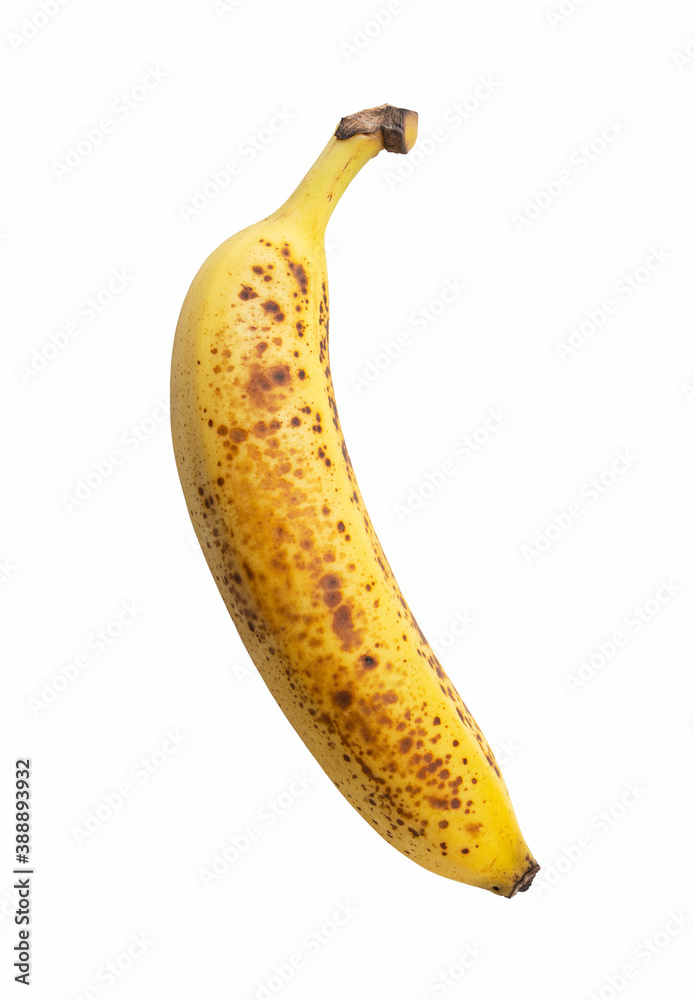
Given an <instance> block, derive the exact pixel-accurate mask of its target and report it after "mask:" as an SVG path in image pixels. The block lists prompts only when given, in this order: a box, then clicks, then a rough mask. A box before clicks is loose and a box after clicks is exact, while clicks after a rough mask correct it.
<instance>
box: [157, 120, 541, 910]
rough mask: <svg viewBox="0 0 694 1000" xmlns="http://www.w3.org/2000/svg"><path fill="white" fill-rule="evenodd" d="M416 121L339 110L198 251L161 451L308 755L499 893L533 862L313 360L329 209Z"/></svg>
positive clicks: (390, 829)
mask: <svg viewBox="0 0 694 1000" xmlns="http://www.w3.org/2000/svg"><path fill="white" fill-rule="evenodd" d="M416 134H417V115H416V114H415V113H414V112H411V111H405V110H403V109H398V108H394V107H392V106H390V105H382V106H380V107H378V108H369V109H367V110H366V111H363V112H360V113H358V114H356V115H350V116H348V117H346V118H343V119H341V121H340V123H339V125H338V127H337V130H336V131H335V133H334V134H333V136H332V137H331V138H330V141H329V142H328V144H327V146H326V147H325V149H324V150H323V152H322V153H321V155H320V156H319V157H318V159H317V160H316V162H315V163H314V165H313V166H312V167H311V169H310V170H309V172H308V173H307V175H306V177H305V178H304V179H303V180H302V181H301V183H300V184H299V186H298V187H297V188H296V190H295V191H294V193H293V194H292V195H291V196H290V198H289V199H288V200H287V201H286V202H285V203H284V204H283V205H282V207H281V208H280V209H279V210H278V211H277V212H275V213H274V214H273V215H270V216H268V218H266V219H264V220H263V221H262V222H259V223H257V224H256V225H253V226H250V227H248V228H247V229H244V230H242V231H241V232H239V233H238V234H237V235H236V236H233V237H231V238H230V239H228V240H226V242H224V243H222V244H221V246H219V247H218V248H217V249H216V250H215V251H214V252H213V253H212V254H211V255H210V256H209V257H208V258H207V260H206V261H205V263H204V264H203V265H202V267H201V268H200V270H199V272H198V273H197V275H196V277H195V278H194V280H193V283H192V285H191V287H190V289H189V291H188V294H187V295H186V298H185V301H184V303H183V307H182V309H181V314H180V318H179V321H178V325H177V328H176V336H175V341H174V348H173V358H172V368H171V421H172V434H173V442H174V451H175V457H176V464H177V468H178V473H179V477H180V480H181V484H182V487H183V492H184V494H185V498H186V501H187V504H188V509H189V513H190V517H191V519H192V522H193V526H194V528H195V532H196V535H197V538H198V540H199V542H200V545H201V547H202V550H203V552H204V554H205V556H206V559H207V562H208V564H209V567H210V569H211V571H212V573H213V575H214V579H215V581H216V583H217V586H218V588H219V590H220V593H221V595H222V597H223V599H224V602H225V604H226V606H227V609H228V611H229V613H230V615H231V617H232V619H233V620H234V623H235V624H236V627H237V629H238V631H239V634H240V636H241V639H242V640H243V643H244V645H245V646H246V649H247V650H248V652H249V654H250V656H251V658H252V659H253V662H254V663H255V665H256V667H257V668H258V670H259V671H260V673H261V675H262V677H263V679H264V680H265V683H266V684H267V686H268V688H269V689H270V691H271V692H272V694H273V695H274V697H275V698H276V700H277V702H278V703H279V705H280V707H281V709H282V711H283V712H284V714H285V716H286V717H287V719H288V720H289V722H290V723H291V725H292V726H293V727H294V729H295V730H296V731H297V733H298V734H299V735H300V736H301V738H302V739H303V741H304V743H305V744H306V746H307V747H308V749H309V750H310V751H311V753H312V754H313V755H314V757H315V758H316V759H317V761H318V762H319V763H320V765H321V767H322V768H323V769H324V770H325V771H326V773H327V774H328V776H329V777H330V778H331V779H332V781H333V782H334V784H335V785H336V786H337V788H338V789H339V790H340V791H341V792H342V794H343V795H344V796H345V798H347V800H348V801H349V802H350V803H351V804H352V805H353V806H354V808H355V809H357V810H358V811H359V812H360V813H361V815H362V816H363V817H364V819H365V820H367V822H368V823H370V824H371V825H372V827H373V828H374V829H375V830H376V831H377V832H378V833H379V834H380V835H381V836H382V837H383V838H384V839H385V840H386V841H388V842H389V843H391V844H392V845H393V846H394V847H396V848H397V849H398V850H399V851H401V852H402V853H403V854H405V855H406V856H407V857H408V858H411V859H412V860H413V861H415V862H417V863H418V864H419V865H422V866H423V867H424V868H427V869H429V870H430V871H432V872H436V873H438V874H440V875H444V876H446V877H447V878H450V879H455V880H456V881H459V882H464V883H467V884H469V885H474V886H479V887H481V888H483V889H488V890H490V891H491V892H493V893H495V894H497V895H500V896H507V897H511V896H513V895H515V893H516V892H519V891H523V890H525V889H527V888H528V887H529V885H530V883H531V881H532V879H533V877H534V875H535V873H536V872H537V871H538V868H539V866H538V865H537V863H536V862H535V860H534V859H533V857H532V855H531V854H530V851H529V850H528V847H527V846H526V844H525V842H524V840H523V837H522V835H521V833H520V830H519V827H518V823H517V820H516V817H515V815H514V812H513V808H512V806H511V802H510V799H509V795H508V792H507V789H506V785H505V784H504V781H503V778H502V777H501V774H500V772H499V768H498V766H497V763H496V761H495V759H494V754H493V753H492V750H491V749H490V747H489V745H488V743H487V741H486V739H485V738H484V736H483V735H482V733H481V732H480V730H479V727H478V726H477V723H476V722H475V720H474V719H473V717H472V715H471V714H470V712H469V710H468V708H467V707H466V705H465V703H464V702H463V700H462V699H461V697H460V695H459V694H458V692H457V691H456V689H455V688H454V686H453V684H452V683H451V681H450V680H449V678H448V676H447V674H446V672H445V671H444V669H443V667H442V666H441V664H440V663H439V661H438V659H437V658H436V656H435V655H434V653H433V651H432V649H431V647H430V646H429V644H428V643H427V641H426V639H425V637H424V636H423V634H422V632H421V631H420V629H419V626H418V625H417V622H416V621H415V619H414V616H413V615H412V612H411V611H410V609H409V607H408V605H407V603H406V601H405V599H404V598H403V596H402V594H401V593H400V589H399V587H398V584H397V582H396V580H395V578H394V576H393V572H392V570H391V568H390V566H389V564H388V560H387V559H386V557H385V555H384V553H383V550H382V548H381V545H380V543H379V541H378V538H377V537H376V533H375V531H374V529H373V527H372V525H371V521H370V519H369V516H368V513H367V511H366V508H365V506H364V503H363V500H362V497H361V494H360V492H359V487H358V485H357V481H356V478H355V475H354V471H353V468H352V464H351V462H350V459H349V455H348V453H347V448H346V447H345V442H344V439H343V436H342V432H341V429H340V421H339V418H338V413H337V407H336V404H335V395H334V391H333V385H332V381H331V375H330V363H329V356H328V278H327V270H326V262H325V250H324V232H325V227H326V224H327V222H328V219H329V217H330V215H331V214H332V211H333V209H334V208H335V205H336V204H337V202H338V200H339V198H340V197H341V195H342V193H343V192H344V190H345V189H346V187H347V185H348V184H349V183H350V181H351V180H352V179H353V178H354V177H355V175H356V174H357V173H358V171H359V170H361V168H362V167H363V166H364V165H365V164H366V163H367V162H368V161H369V160H370V159H371V158H372V157H374V156H376V155H377V154H378V153H379V152H380V151H381V150H382V149H384V148H385V149H387V150H389V151H391V152H396V153H406V152H407V151H408V150H409V149H410V148H411V146H412V145H413V144H414V142H415V139H416Z"/></svg>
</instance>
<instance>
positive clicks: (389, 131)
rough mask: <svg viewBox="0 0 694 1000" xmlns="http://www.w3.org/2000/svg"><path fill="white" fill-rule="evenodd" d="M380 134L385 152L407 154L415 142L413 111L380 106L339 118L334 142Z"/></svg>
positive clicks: (414, 114) (414, 117)
mask: <svg viewBox="0 0 694 1000" xmlns="http://www.w3.org/2000/svg"><path fill="white" fill-rule="evenodd" d="M374 132H382V134H383V147H384V149H387V150H388V152H389V153H409V151H410V150H411V149H412V147H413V146H414V144H415V142H416V141H417V112H416V111H408V110H407V108H395V107H393V105H392V104H380V105H379V106H378V107H377V108H366V109H365V110H364V111H357V113H356V114H354V115H347V116H346V117H345V118H341V119H340V124H339V125H338V126H337V128H336V129H335V138H336V139H349V138H350V137H351V136H353V135H371V134H372V133H374Z"/></svg>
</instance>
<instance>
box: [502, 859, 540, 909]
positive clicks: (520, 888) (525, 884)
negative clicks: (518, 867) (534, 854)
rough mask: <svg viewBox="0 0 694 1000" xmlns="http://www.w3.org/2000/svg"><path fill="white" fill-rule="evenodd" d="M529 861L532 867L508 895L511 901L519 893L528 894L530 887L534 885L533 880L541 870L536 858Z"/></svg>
mask: <svg viewBox="0 0 694 1000" xmlns="http://www.w3.org/2000/svg"><path fill="white" fill-rule="evenodd" d="M528 860H529V861H530V867H529V868H528V869H527V870H526V871H525V872H524V873H523V874H522V875H521V877H520V878H519V879H518V881H517V882H516V884H515V885H514V887H513V889H512V890H511V892H510V893H509V895H508V898H509V899H513V897H514V896H515V895H516V893H517V892H527V891H528V889H529V888H530V886H531V885H532V881H533V879H534V878H535V876H536V875H537V873H538V872H539V870H540V866H539V865H538V863H537V861H535V859H534V858H529V859H528Z"/></svg>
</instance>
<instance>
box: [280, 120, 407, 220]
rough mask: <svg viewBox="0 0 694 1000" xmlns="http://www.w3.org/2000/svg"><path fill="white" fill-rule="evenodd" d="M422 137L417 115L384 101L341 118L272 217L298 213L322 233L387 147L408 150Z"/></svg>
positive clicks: (299, 216)
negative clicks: (362, 174)
mask: <svg viewBox="0 0 694 1000" xmlns="http://www.w3.org/2000/svg"><path fill="white" fill-rule="evenodd" d="M416 138H417V114H416V112H414V111H407V110H405V109H404V108H394V107H393V106H392V105H390V104H383V105H381V106H380V107H378V108H367V109H366V110H365V111H359V112H358V113H357V114H355V115H348V116H347V117H346V118H342V119H341V120H340V123H339V125H338V126H337V129H336V130H335V133H334V135H332V136H331V138H330V141H329V142H328V144H327V146H326V147H325V149H324V150H323V152H322V153H321V154H320V156H319V157H318V159H317V160H316V162H315V163H314V164H313V166H312V167H311V169H310V170H309V171H308V173H307V174H306V176H305V177H304V179H303V180H302V181H301V183H300V184H299V186H298V187H297V188H296V190H295V191H294V192H293V193H292V194H291V195H290V196H289V198H288V199H287V201H285V203H284V204H283V205H282V206H281V207H280V208H279V209H278V210H277V212H275V213H274V215H272V216H270V218H271V219H272V220H277V219H291V218H297V219H300V220H301V224H302V226H304V227H310V228H311V230H312V231H313V232H314V233H315V234H316V235H317V236H321V237H322V236H323V234H324V232H325V227H326V226H327V224H328V220H329V219H330V216H331V215H332V213H333V211H334V209H335V206H336V205H337V203H338V201H339V200H340V198H341V197H342V195H343V194H344V192H345V190H346V188H347V187H348V185H349V184H350V183H351V181H353V180H354V178H355V177H356V175H357V174H358V173H359V171H360V170H361V168H362V167H363V166H364V165H365V164H366V163H368V162H369V160H371V159H372V158H373V157H374V156H377V155H378V154H379V153H380V152H381V150H382V149H387V150H388V151H389V152H394V153H407V152H408V151H409V150H410V149H411V148H412V146H413V145H414V143H415V140H416Z"/></svg>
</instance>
